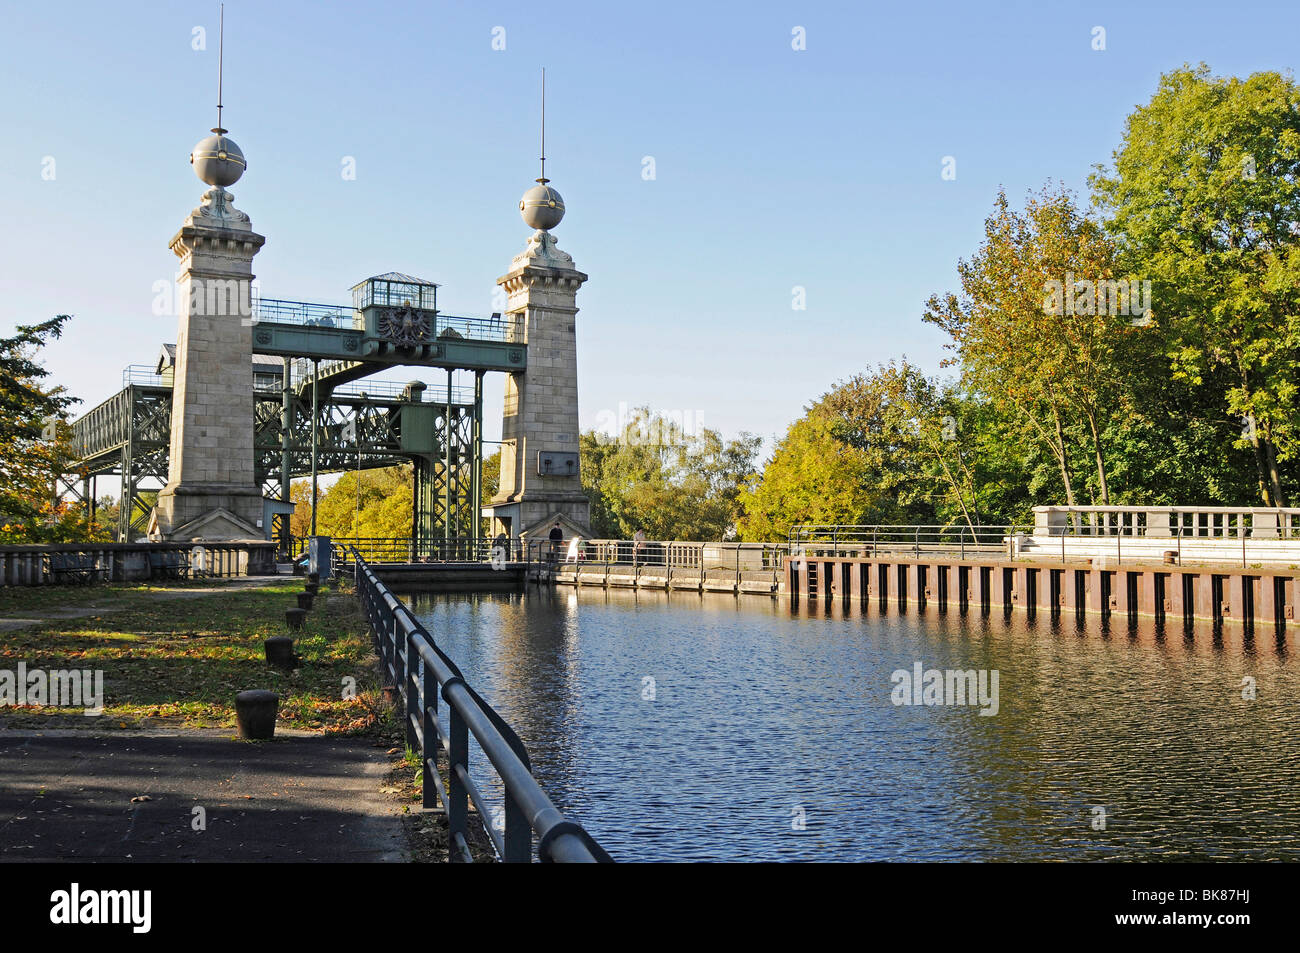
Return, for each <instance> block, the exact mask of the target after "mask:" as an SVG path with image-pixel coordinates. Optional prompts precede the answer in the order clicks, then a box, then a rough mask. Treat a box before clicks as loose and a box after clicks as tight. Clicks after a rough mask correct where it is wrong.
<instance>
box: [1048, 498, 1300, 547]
mask: <svg viewBox="0 0 1300 953" xmlns="http://www.w3.org/2000/svg"><path fill="white" fill-rule="evenodd" d="M1034 535H1035V536H1150V537H1160V538H1169V537H1182V538H1185V539H1187V538H1190V539H1243V538H1246V537H1251V538H1254V539H1285V540H1293V539H1294V540H1300V508H1297V507H1288V508H1283V507H1257V506H1035V507H1034Z"/></svg>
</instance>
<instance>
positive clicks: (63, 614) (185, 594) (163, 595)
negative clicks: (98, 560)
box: [0, 576, 302, 632]
mask: <svg viewBox="0 0 1300 953" xmlns="http://www.w3.org/2000/svg"><path fill="white" fill-rule="evenodd" d="M295 578H299V579H301V578H302V577H301V576H298V577H294V576H240V577H238V578H236V579H231V580H230V581H228V582H224V583H215V584H214V585H211V586H202V587H198V588H193V587H186V588H184V589H159V590H157V591H156V592H154V593H152V597H153V598H154V599H157V600H158V601H160V602H166V601H169V600H174V599H196V598H198V597H199V596H210V595H212V594H213V593H217V592H234V591H236V590H238V589H261V588H262V587H263V586H275V585H284V584H285V583H288V582H292V581H293V580H294V579H295ZM45 591H46V592H49V593H50V594H51V596H56V595H58V594H59V593H60V592H67V591H69V590H68V589H67V587H58V586H50V587H48V588H47V589H46V590H45ZM72 591H73V592H76V591H77V590H72ZM129 608H131V606H130V605H121V604H115V603H112V602H109V603H106V604H105V605H95V604H90V605H84V606H71V607H64V608H58V607H55V606H51V607H50V608H48V609H41V610H40V611H39V612H33V611H31V610H24V611H26V613H27V614H26V615H24V616H22V617H21V618H19V617H16V616H14V617H4V618H0V632H4V631H5V630H7V629H25V628H27V627H28V626H32V625H43V624H45V623H46V622H54V621H58V620H60V619H81V618H84V617H86V616H90V615H106V614H108V613H110V612H121V611H122V610H123V609H129Z"/></svg>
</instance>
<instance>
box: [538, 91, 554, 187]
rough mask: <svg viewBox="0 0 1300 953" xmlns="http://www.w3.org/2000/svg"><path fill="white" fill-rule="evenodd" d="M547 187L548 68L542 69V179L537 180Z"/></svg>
mask: <svg viewBox="0 0 1300 953" xmlns="http://www.w3.org/2000/svg"><path fill="white" fill-rule="evenodd" d="M537 181H538V182H540V183H542V184H543V185H545V184H546V183H547V182H549V181H551V180H550V179H548V178H547V177H546V67H545V66H543V67H542V177H541V178H540V179H538V180H537Z"/></svg>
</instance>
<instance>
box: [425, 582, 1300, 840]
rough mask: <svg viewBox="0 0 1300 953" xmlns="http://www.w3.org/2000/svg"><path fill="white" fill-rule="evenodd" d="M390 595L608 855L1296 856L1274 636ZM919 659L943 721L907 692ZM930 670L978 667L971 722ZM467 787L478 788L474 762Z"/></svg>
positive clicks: (1297, 832)
mask: <svg viewBox="0 0 1300 953" xmlns="http://www.w3.org/2000/svg"><path fill="white" fill-rule="evenodd" d="M404 598H406V600H407V602H408V604H410V605H411V606H412V608H413V609H414V611H415V613H416V614H417V615H418V616H419V617H420V619H421V620H422V621H423V622H424V623H425V625H426V626H427V627H428V629H429V631H430V632H431V633H432V634H433V635H434V637H435V638H436V639H437V640H438V642H439V644H440V645H441V646H442V647H443V649H444V650H445V651H446V652H447V653H448V654H449V655H450V656H451V657H452V658H453V659H454V660H456V662H457V664H458V665H459V666H460V667H461V669H462V671H463V672H464V673H465V675H466V677H467V679H468V680H469V681H470V683H471V684H472V685H474V686H475V687H476V688H477V689H478V690H479V691H480V692H481V693H482V694H483V696H484V697H485V698H487V699H488V700H489V701H490V702H491V703H492V704H493V705H494V706H495V707H496V708H497V710H498V711H500V712H501V714H502V715H503V716H504V717H505V718H506V720H507V721H508V722H509V723H510V724H511V725H513V726H514V727H515V729H516V731H517V732H518V733H519V735H520V737H521V738H522V739H523V741H524V742H525V744H527V746H528V749H529V752H530V753H531V756H532V760H533V766H534V774H535V775H536V777H537V778H538V779H539V781H540V782H541V783H542V786H543V787H544V788H545V789H546V791H547V792H548V793H549V794H550V795H551V797H552V799H553V800H554V801H555V802H556V804H557V806H559V808H560V809H561V810H562V811H564V812H565V813H566V814H569V815H571V816H572V817H573V818H574V819H576V820H578V821H580V822H581V823H582V824H583V825H584V826H586V827H587V829H588V830H589V831H590V832H591V833H592V834H593V835H594V836H595V837H596V838H597V839H598V840H599V841H600V842H601V844H602V845H603V846H604V847H605V848H606V849H607V850H608V851H609V852H610V853H611V854H612V855H614V857H615V858H616V859H621V860H651V861H685V860H718V861H723V860H743V861H750V860H806V861H871V860H943V861H970V860H1024V861H1041V860H1072V861H1092V860H1116V861H1119V860H1124V861H1136V860H1156V861H1158V860H1171V861H1194V860H1249V861H1258V860H1297V859H1300V691H1298V689H1300V678H1297V671H1296V664H1297V663H1296V658H1295V657H1294V655H1293V652H1294V651H1295V637H1294V635H1292V636H1291V637H1290V641H1289V642H1286V643H1283V644H1279V643H1278V641H1277V639H1276V638H1275V636H1274V634H1273V631H1272V630H1271V629H1268V630H1263V631H1261V632H1257V633H1255V634H1254V635H1253V636H1251V635H1249V634H1243V633H1241V632H1240V631H1232V630H1220V631H1217V632H1216V631H1215V630H1213V629H1212V628H1209V627H1206V628H1203V629H1199V630H1197V631H1195V632H1194V633H1191V634H1190V635H1188V634H1187V633H1185V632H1184V630H1183V629H1182V628H1181V627H1177V628H1169V629H1162V628H1160V627H1157V626H1156V625H1155V624H1154V623H1141V624H1139V625H1137V626H1136V627H1130V626H1129V625H1128V624H1127V623H1116V622H1112V623H1111V624H1109V626H1107V627H1104V628H1103V626H1102V623H1101V622H1100V621H1099V620H1096V619H1095V618H1094V619H1090V620H1089V621H1088V622H1087V623H1086V624H1079V623H1076V621H1075V619H1074V618H1073V616H1071V617H1069V618H1067V619H1065V620H1062V621H1053V620H1050V619H1039V620H1037V621H1027V620H1025V619H1024V618H1023V617H1022V616H1020V615H1019V614H1017V615H1015V616H1012V617H1011V618H1010V619H1004V618H1003V617H1002V616H1001V615H1000V614H995V615H994V616H993V617H991V618H983V617H981V616H979V615H978V614H970V615H965V616H963V615H961V614H959V613H957V612H949V613H948V614H946V615H939V614H937V613H936V612H934V611H933V610H932V611H930V612H929V613H927V614H918V613H916V612H915V611H913V612H912V613H911V614H898V613H897V612H891V613H885V614H882V613H880V612H879V611H878V610H876V609H875V608H874V607H873V608H872V609H871V610H870V611H869V612H868V613H867V614H866V615H865V616H864V615H861V614H858V612H857V610H856V609H854V610H853V611H852V612H845V611H841V610H839V609H835V610H824V609H822V608H821V607H820V606H817V607H814V608H812V609H811V610H810V609H809V608H808V607H807V605H806V604H805V606H804V607H802V608H801V609H799V608H796V609H794V610H792V609H791V607H790V605H789V604H788V603H787V602H785V601H784V600H781V601H775V600H767V599H763V598H759V597H742V598H740V599H737V598H736V597H734V596H724V595H703V596H701V595H699V594H695V593H691V594H684V593H672V594H668V593H654V592H649V593H648V592H639V593H636V592H630V591H621V590H615V591H609V592H606V591H603V590H597V589H583V590H576V591H575V590H572V589H563V588H562V589H558V590H547V589H530V591H529V592H528V593H527V594H473V595H443V594H436V595H434V594H421V595H417V596H406V597H404ZM918 663H919V665H920V670H921V673H922V677H921V686H924V685H926V684H929V685H930V686H931V688H932V691H931V693H930V695H929V697H928V701H930V702H936V701H940V700H941V701H943V702H945V703H944V704H925V702H926V701H927V696H926V695H925V694H924V693H923V692H922V691H921V690H920V688H921V686H918V690H917V692H916V697H915V698H909V697H908V695H906V694H905V693H904V679H903V678H902V677H901V675H902V673H906V674H907V675H908V676H909V679H908V681H910V680H911V678H912V677H914V676H915V674H916V672H917V665H918ZM931 669H935V670H939V671H940V673H943V672H945V671H946V670H954V671H960V672H965V671H972V670H973V671H974V672H975V673H976V675H977V677H981V673H982V677H983V679H984V681H983V687H984V688H985V696H984V700H985V702H986V703H985V704H983V705H980V704H979V701H980V699H979V698H978V697H967V698H965V699H962V698H961V697H960V694H961V693H959V692H958V691H957V689H958V688H959V687H961V688H964V687H965V683H964V681H963V680H961V679H953V680H952V689H953V690H952V691H951V692H948V693H945V692H941V691H939V690H938V689H937V688H935V687H934V686H935V684H936V683H935V677H934V676H927V675H926V674H925V673H926V672H927V671H928V670H931ZM993 672H996V673H997V682H996V689H997V691H996V703H997V704H996V713H994V706H993V705H992V704H991V703H990V702H992V700H993V691H992V690H993V688H994V682H993V680H992V673H993ZM896 673H897V674H896ZM939 677H941V678H943V679H944V681H943V685H944V687H946V686H947V682H948V679H947V678H946V677H945V676H943V675H940V676H939ZM959 682H962V684H961V685H959V684H958V683H959ZM976 694H977V693H975V692H972V695H976ZM1243 695H1245V696H1251V695H1253V696H1254V697H1253V698H1251V697H1243ZM907 700H913V701H915V702H917V704H912V705H906V704H896V703H895V702H902V701H907ZM963 701H965V702H966V704H962V703H961V702H963ZM948 702H951V704H949V703H948ZM970 702H975V704H971V703H970ZM982 711H987V712H989V714H981V712H982ZM444 718H445V713H444ZM475 753H476V755H477V754H478V753H477V748H475ZM473 773H474V774H475V775H476V776H477V777H478V778H482V779H486V778H488V777H490V776H491V774H490V770H489V769H488V768H487V766H486V764H485V761H484V759H482V757H481V755H478V757H477V760H476V761H475V763H474V765H473ZM489 787H490V788H491V789H492V791H493V796H494V797H498V798H499V788H497V787H494V786H491V785H489Z"/></svg>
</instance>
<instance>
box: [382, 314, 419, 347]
mask: <svg viewBox="0 0 1300 953" xmlns="http://www.w3.org/2000/svg"><path fill="white" fill-rule="evenodd" d="M378 331H379V335H380V337H383V338H386V339H387V340H389V341H392V342H393V343H394V344H399V345H411V344H420V343H422V342H423V341H424V340H425V338H426V336H427V335H428V333H429V319H428V317H427V316H426V315H425V314H424V313H423V312H421V311H417V310H415V309H414V308H388V309H386V310H385V311H383V312H382V313H381V314H380V315H379V328H378Z"/></svg>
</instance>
